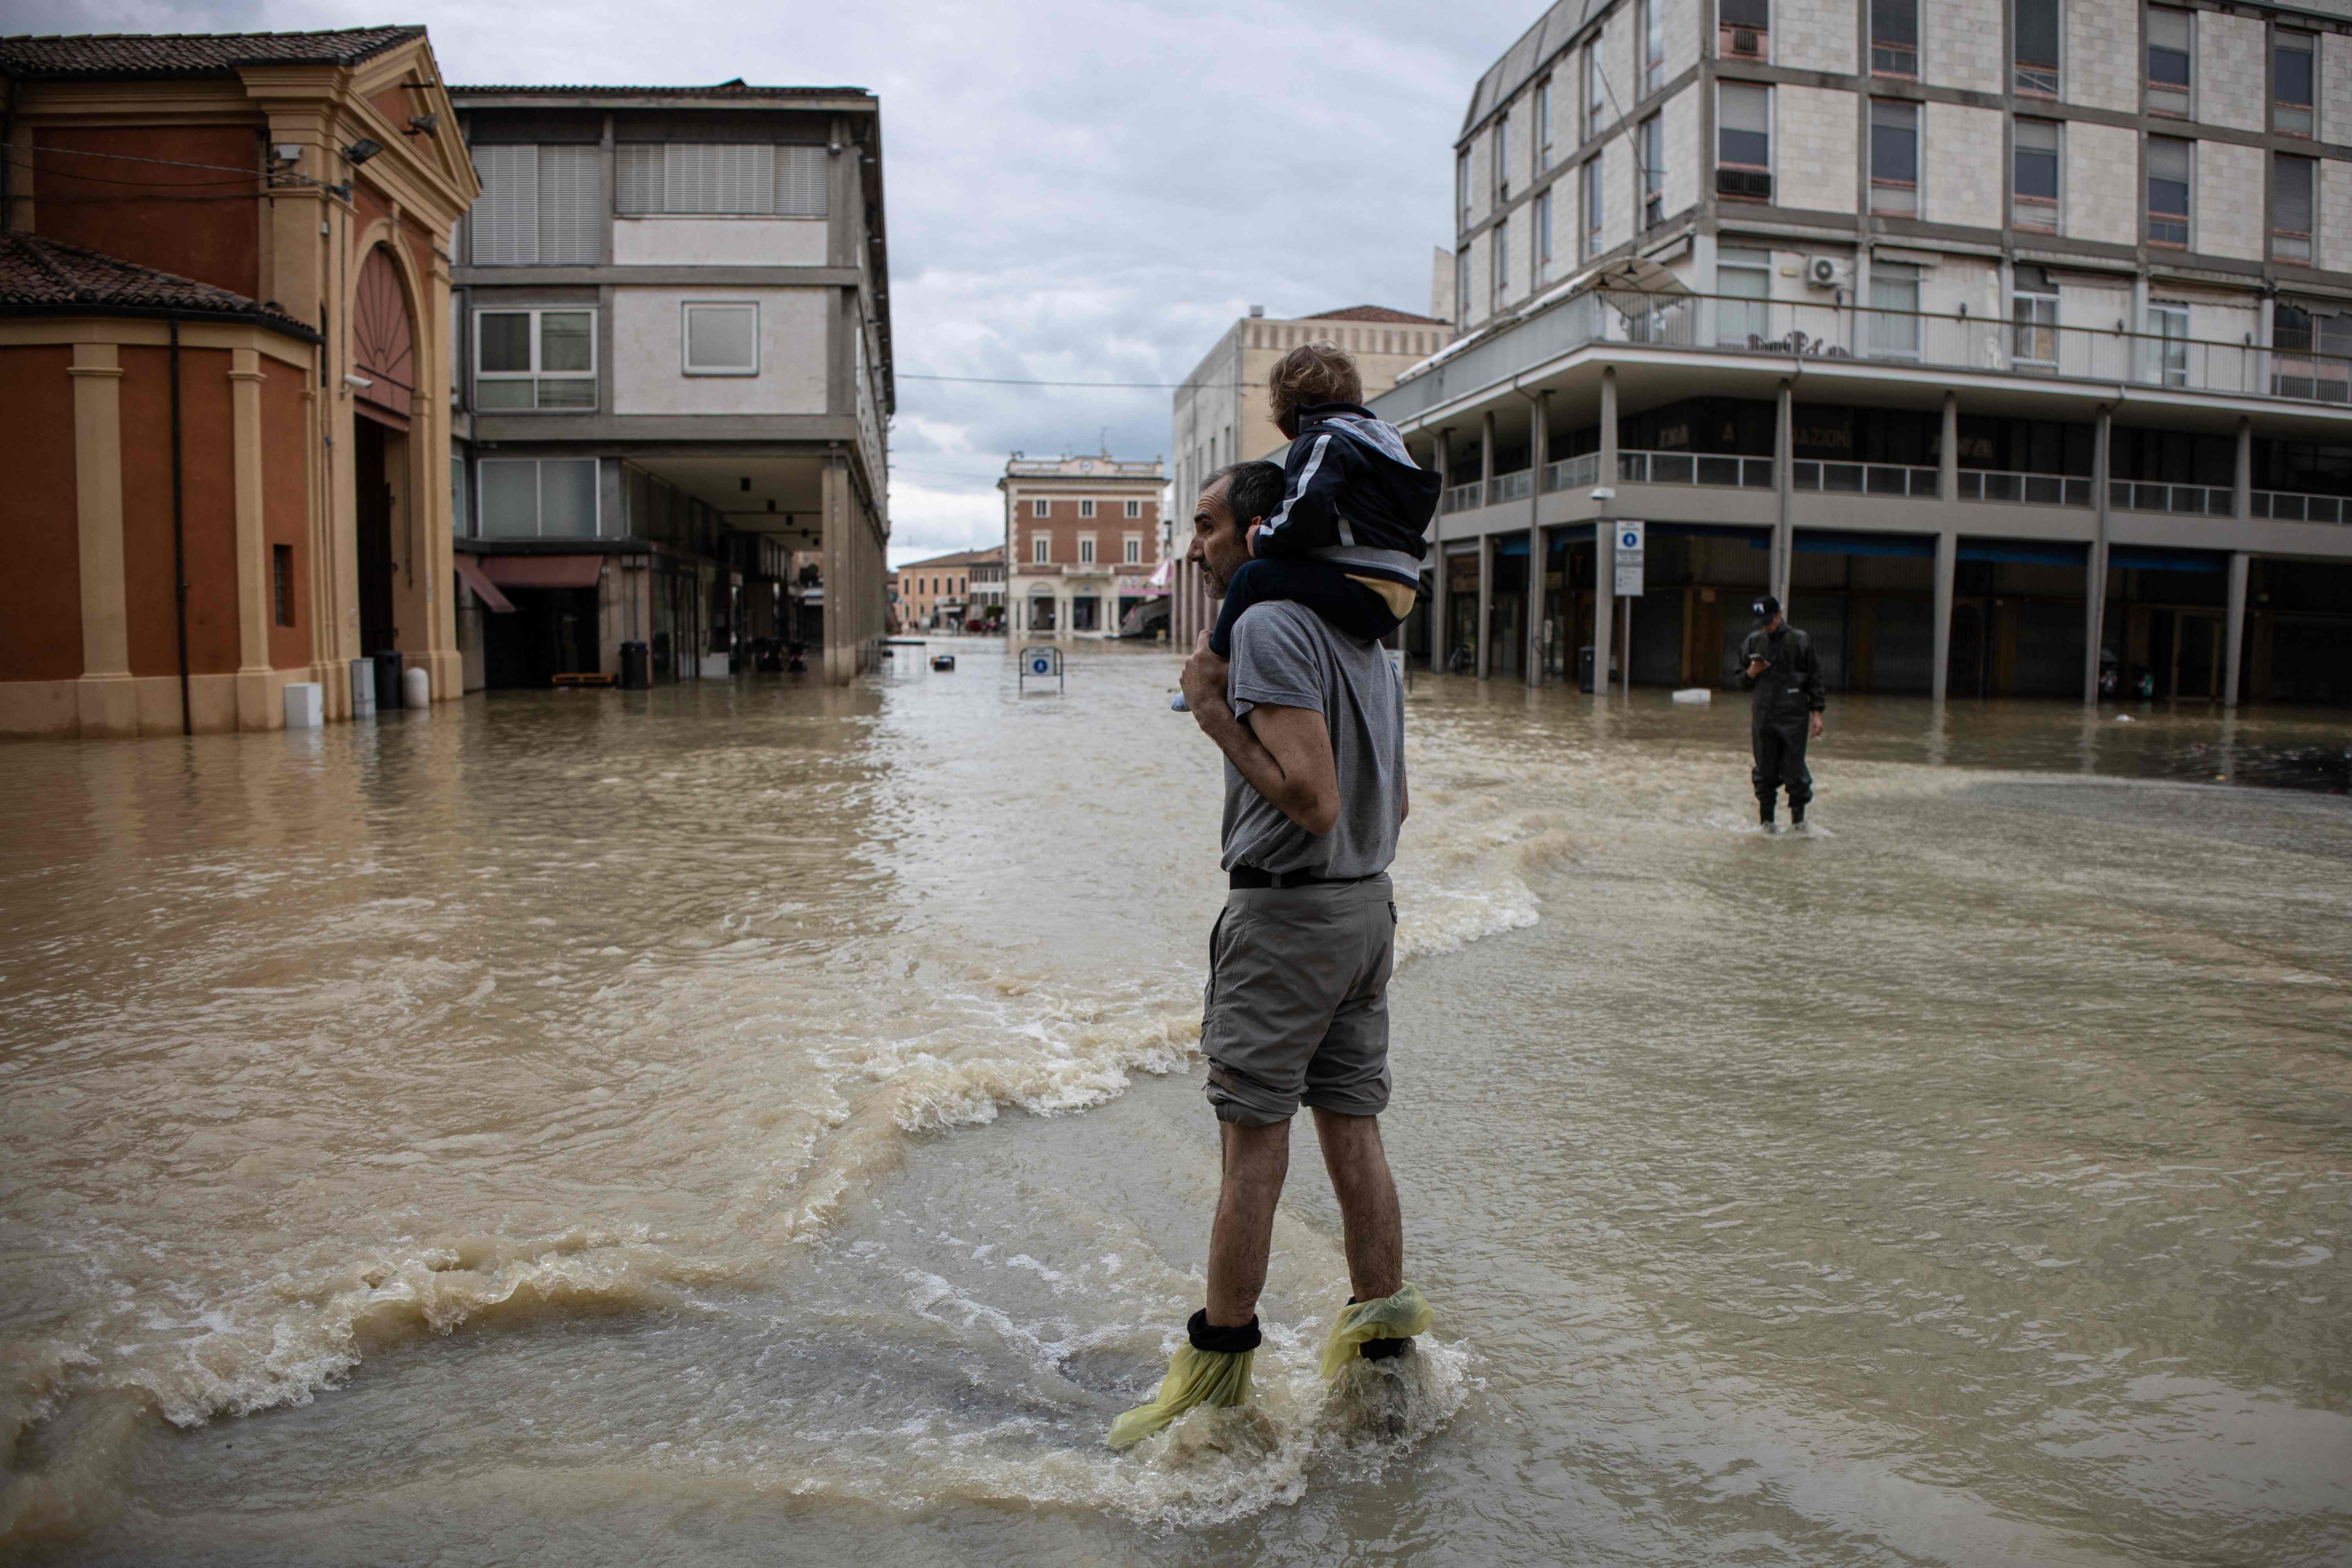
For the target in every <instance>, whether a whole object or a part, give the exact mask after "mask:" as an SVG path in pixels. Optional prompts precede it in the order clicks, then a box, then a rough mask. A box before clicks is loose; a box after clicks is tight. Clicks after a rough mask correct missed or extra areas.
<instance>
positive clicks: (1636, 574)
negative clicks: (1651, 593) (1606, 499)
mask: <svg viewBox="0 0 2352 1568" xmlns="http://www.w3.org/2000/svg"><path fill="white" fill-rule="evenodd" d="M1612 526H1613V527H1614V528H1615V529H1616V530H1617V595H1618V597H1620V598H1622V599H1638V598H1640V597H1641V596H1642V525H1641V524H1640V523H1638V522H1619V523H1615V524H1613V525H1612Z"/></svg>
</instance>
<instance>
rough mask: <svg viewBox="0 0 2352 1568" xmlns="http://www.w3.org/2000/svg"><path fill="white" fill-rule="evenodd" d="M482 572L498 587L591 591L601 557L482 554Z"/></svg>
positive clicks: (600, 572)
mask: <svg viewBox="0 0 2352 1568" xmlns="http://www.w3.org/2000/svg"><path fill="white" fill-rule="evenodd" d="M482 570H483V572H484V573H486V574H488V577H489V579H490V581H491V582H493V583H496V584H499V586H500V587H502V588H593V587H594V586H595V585H596V579H597V578H598V577H600V576H602V575H604V557H603V556H601V555H485V556H483V557H482Z"/></svg>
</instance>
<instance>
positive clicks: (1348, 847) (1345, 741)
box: [1223, 599, 1404, 877]
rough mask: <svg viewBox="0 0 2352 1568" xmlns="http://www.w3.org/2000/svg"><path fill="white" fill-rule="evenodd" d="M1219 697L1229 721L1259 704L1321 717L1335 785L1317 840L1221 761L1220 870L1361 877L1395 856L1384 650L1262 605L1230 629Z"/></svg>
mask: <svg viewBox="0 0 2352 1568" xmlns="http://www.w3.org/2000/svg"><path fill="white" fill-rule="evenodd" d="M1233 640H1234V657H1233V668H1232V669H1231V670H1230V671H1229V672H1228V679H1227V682H1226V688H1225V692H1226V696H1227V698H1228V700H1231V702H1232V703H1233V708H1234V713H1236V714H1245V713H1247V712H1248V711H1249V710H1250V709H1252V708H1253V707H1255V706H1256V705H1257V704H1259V703H1262V702H1263V703H1266V704H1269V705H1271V706H1274V707H1278V708H1307V709H1311V710H1314V711H1316V712H1318V713H1320V714H1322V715H1323V723H1324V727H1325V728H1326V729H1328V731H1330V733H1331V760H1332V762H1333V763H1334V764H1335V765H1336V766H1337V768H1338V772H1339V822H1338V823H1337V824H1336V825H1335V826H1333V827H1332V829H1331V831H1330V832H1328V833H1327V834H1324V835H1323V836H1322V837H1319V838H1318V837H1316V836H1315V835H1314V834H1311V833H1309V832H1307V829H1305V828H1303V827H1301V826H1298V825H1297V823H1295V822H1293V821H1291V820H1290V818H1288V817H1286V816H1283V815H1282V812H1281V811H1280V810H1279V809H1278V808H1277V807H1276V805H1274V804H1273V803H1272V802H1271V801H1268V800H1267V799H1266V798H1265V796H1264V795H1260V794H1258V793H1257V791H1256V789H1255V788H1254V787H1252V785H1251V784H1250V782H1249V781H1248V780H1247V779H1245V778H1244V777H1243V776H1242V773H1241V770H1240V769H1239V768H1236V767H1235V766H1234V764H1233V763H1232V761H1231V760H1230V759H1228V760H1227V762H1226V763H1225V852H1224V862H1223V863H1224V867H1225V868H1226V869H1227V870H1231V869H1233V868H1234V867H1236V866H1255V867H1256V868H1258V869H1259V870H1261V871H1312V872H1315V873H1316V874H1317V875H1318V876H1324V877H1369V876H1370V875H1372V874H1373V873H1374V872H1376V871H1385V870H1387V869H1388V866H1389V862H1390V861H1391V860H1392V859H1394V858H1396V841H1397V818H1398V816H1399V815H1400V814H1401V813H1402V811H1403V809H1404V691H1403V689H1402V688H1401V687H1400V686H1399V685H1398V682H1397V674H1396V668H1395V667H1394V666H1393V665H1391V663H1390V662H1389V656H1388V650H1387V649H1385V648H1383V647H1381V645H1380V644H1378V643H1373V642H1359V641H1357V640H1356V639H1355V638H1354V637H1348V636H1346V635H1345V634H1343V633H1340V632H1336V631H1334V630H1332V629H1331V626H1330V625H1329V624H1328V622H1326V621H1325V620H1324V619H1323V617H1322V616H1318V615H1317V614H1316V613H1315V612H1314V611H1312V610H1310V609H1308V608H1307V606H1305V605H1296V604H1292V603H1291V602H1290V601H1288V600H1286V599H1270V600H1267V601H1266V602H1265V603H1263V604H1259V605H1252V606H1251V607H1250V608H1249V609H1248V610H1246V611H1244V613H1243V615H1242V618H1241V619H1240V620H1238V621H1236V622H1234V639H1233Z"/></svg>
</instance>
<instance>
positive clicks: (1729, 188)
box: [1715, 168, 1772, 202]
mask: <svg viewBox="0 0 2352 1568" xmlns="http://www.w3.org/2000/svg"><path fill="white" fill-rule="evenodd" d="M1715 194H1716V195H1719V196H1732V197H1736V198H1738V199H1741V200H1746V201H1753V202H1769V201H1770V200H1771V199H1772V175H1771V173H1770V171H1769V170H1765V169H1725V168H1718V169H1717V170H1716V172H1715Z"/></svg>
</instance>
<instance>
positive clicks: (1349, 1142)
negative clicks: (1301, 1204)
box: [1209, 1107, 1404, 1322]
mask: <svg viewBox="0 0 2352 1568" xmlns="http://www.w3.org/2000/svg"><path fill="white" fill-rule="evenodd" d="M1315 1136H1316V1138H1317V1140H1318V1141H1319V1142H1321V1143H1322V1145H1323V1165H1324V1168H1325V1169H1326V1170H1328V1171H1329V1172H1330V1173H1331V1190H1332V1192H1333V1193H1334V1194H1337V1195H1338V1197H1339V1217H1340V1220H1341V1222H1342V1224H1343V1225H1344V1226H1345V1230H1346V1236H1347V1249H1348V1287H1349V1289H1351V1290H1353V1291H1354V1292H1355V1296H1356V1300H1359V1301H1377V1300H1381V1298H1382V1297H1384V1296H1393V1295H1395V1294H1396V1292H1397V1291H1398V1290H1399V1289H1401V1288H1402V1286H1403V1284H1404V1216H1403V1215H1402V1213H1400V1212H1399V1210H1398V1208H1397V1195H1396V1182H1395V1180H1394V1178H1392V1177H1391V1175H1390V1174H1389V1156H1388V1151H1387V1150H1386V1149H1384V1148H1383V1147H1382V1146H1381V1119H1380V1118H1379V1117H1377V1116H1342V1115H1340V1114H1339V1112H1338V1111H1336V1110H1322V1109H1320V1108H1319V1107H1318V1109H1317V1110H1316V1112H1315ZM1229 1168H1230V1167H1229ZM1231 1179H1232V1178H1231V1177H1230V1175H1229V1176H1228V1177H1227V1180H1228V1182H1230V1181H1231ZM1278 1190H1279V1189H1277V1191H1278ZM1222 1217H1223V1215H1222V1211H1221V1213H1220V1218H1222ZM1258 1256H1259V1258H1261V1260H1262V1259H1263V1258H1265V1252H1264V1250H1263V1249H1261V1250H1260V1252H1259V1254H1258ZM1258 1277H1259V1279H1261V1280H1263V1279H1264V1278H1265V1268H1264V1264H1263V1262H1262V1261H1261V1263H1260V1266H1259V1276H1258ZM1209 1280H1210V1291H1209V1300H1210V1302H1211V1307H1210V1321H1212V1322H1213V1321H1216V1309H1215V1306H1214V1303H1215V1301H1216V1299H1217V1296H1216V1289H1215V1286H1216V1273H1215V1266H1214V1265H1213V1264H1212V1265H1211V1272H1210V1275H1209ZM1253 1300H1255V1297H1253Z"/></svg>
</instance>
